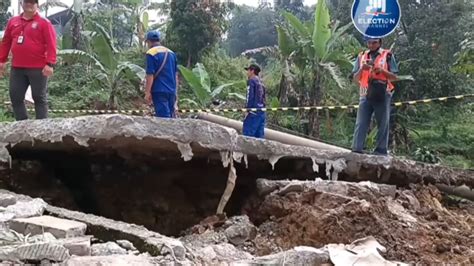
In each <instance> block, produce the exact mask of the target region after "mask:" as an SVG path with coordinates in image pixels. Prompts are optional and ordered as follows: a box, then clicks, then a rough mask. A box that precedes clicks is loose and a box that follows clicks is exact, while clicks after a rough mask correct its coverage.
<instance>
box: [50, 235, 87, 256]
mask: <svg viewBox="0 0 474 266" xmlns="http://www.w3.org/2000/svg"><path fill="white" fill-rule="evenodd" d="M91 238H92V236H82V237H74V238H64V239H59V240H57V241H56V243H57V244H59V245H62V246H64V247H65V248H66V249H67V250H69V254H71V256H72V255H75V256H90V255H91V254H92V249H91Z"/></svg>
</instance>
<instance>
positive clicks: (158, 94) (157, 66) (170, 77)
mask: <svg viewBox="0 0 474 266" xmlns="http://www.w3.org/2000/svg"><path fill="white" fill-rule="evenodd" d="M160 37H161V34H160V32H159V31H150V32H148V33H147V35H146V43H147V45H148V48H149V50H148V51H147V53H146V80H145V100H146V102H147V104H151V103H152V101H153V105H154V107H155V113H156V116H157V117H165V118H171V117H175V112H176V111H177V109H178V105H177V102H178V89H177V85H178V84H177V80H178V78H177V74H178V66H177V60H176V54H175V53H174V52H173V51H171V50H170V49H168V48H166V47H164V46H162V45H161V44H160Z"/></svg>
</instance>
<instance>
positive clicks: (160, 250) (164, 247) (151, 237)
mask: <svg viewBox="0 0 474 266" xmlns="http://www.w3.org/2000/svg"><path fill="white" fill-rule="evenodd" d="M1 193H4V194H9V195H12V196H13V197H15V198H16V199H17V200H20V199H21V200H29V199H31V198H30V197H29V196H26V195H21V194H17V193H13V192H10V191H6V190H1V189H0V194H1ZM46 212H47V213H48V214H49V215H53V216H55V217H58V218H63V219H68V220H73V221H78V222H82V223H85V224H86V225H87V232H88V233H89V234H91V235H94V236H95V237H97V238H99V239H101V240H103V241H114V240H116V239H126V240H128V241H130V242H132V243H133V245H134V246H135V247H136V248H137V249H139V250H140V251H141V252H148V253H149V254H150V255H152V256H164V255H168V254H170V255H171V254H173V255H174V256H175V257H176V258H178V259H182V258H184V256H185V254H186V250H185V247H184V245H183V243H181V241H179V240H177V239H174V238H170V237H166V236H163V235H161V234H158V233H156V232H152V231H149V230H148V229H146V228H145V227H143V226H139V225H135V224H128V223H125V222H120V221H115V220H112V219H107V218H104V217H99V216H96V215H92V214H85V213H81V212H77V211H71V210H67V209H64V208H59V207H54V206H51V205H47V206H46Z"/></svg>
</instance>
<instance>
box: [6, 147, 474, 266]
mask: <svg viewBox="0 0 474 266" xmlns="http://www.w3.org/2000/svg"><path fill="white" fill-rule="evenodd" d="M12 154H13V159H14V160H13V163H12V169H6V170H2V172H1V173H0V187H1V188H6V189H8V190H12V191H15V192H18V193H23V194H27V195H30V196H33V197H41V198H43V199H44V200H45V201H47V202H48V203H51V204H53V205H56V206H61V207H65V208H68V209H74V210H80V211H83V212H87V213H93V214H97V215H100V216H105V217H108V218H112V219H116V220H122V221H125V222H129V223H135V224H140V225H144V226H145V227H147V228H148V229H151V230H154V231H157V232H159V233H161V234H164V235H168V236H177V235H181V234H182V232H183V231H184V230H185V229H187V228H190V227H193V225H196V224H198V223H199V221H202V220H203V219H204V218H205V217H208V216H210V215H212V214H213V213H215V208H216V207H217V204H218V202H219V199H220V196H221V195H222V192H223V191H224V188H225V184H226V179H227V174H228V169H225V168H223V167H222V162H221V161H220V160H219V159H220V158H219V159H213V160H209V159H193V160H192V161H190V162H183V161H182V160H181V159H178V158H172V159H170V158H169V157H167V156H165V155H166V154H153V153H152V154H151V155H149V156H143V157H138V156H130V157H131V158H128V159H125V158H123V157H121V156H119V155H118V154H117V153H114V152H111V151H107V150H106V149H105V147H104V150H101V151H94V153H92V154H90V153H88V152H84V153H80V152H78V153H67V152H54V151H48V152H44V151H42V152H38V153H37V154H34V153H24V152H21V151H16V152H15V151H13V152H12ZM307 165H308V164H305V163H304V162H297V163H287V162H286V161H285V160H284V159H282V161H281V163H279V164H278V165H277V168H276V169H275V170H274V171H273V170H272V169H271V166H270V164H266V165H263V164H258V165H255V164H254V165H252V164H251V165H249V168H248V169H247V168H245V167H244V166H243V165H237V167H238V169H237V172H238V179H237V184H236V189H235V191H234V194H233V196H232V198H231V201H230V202H229V204H228V206H227V209H226V211H227V214H228V216H232V215H239V214H246V215H248V216H249V217H250V220H251V221H252V222H253V223H254V224H255V225H256V226H257V234H256V237H255V238H252V239H251V240H250V241H246V242H245V243H243V244H241V245H240V246H238V248H239V249H241V250H242V251H246V252H250V253H252V254H253V255H257V256H262V255H267V254H272V253H277V252H279V251H281V250H288V249H291V248H293V247H295V246H301V245H305V246H312V247H316V248H320V247H323V246H324V245H326V244H331V243H343V244H348V243H351V242H353V241H355V240H357V239H360V238H364V237H367V236H374V237H375V238H376V239H377V240H378V241H379V242H380V243H381V244H382V245H383V246H385V247H386V248H387V252H386V253H385V254H383V256H384V257H385V258H386V259H389V260H397V261H403V262H407V263H418V262H421V263H441V262H443V263H464V264H473V263H474V232H473V227H474V204H473V203H472V202H467V201H459V200H456V199H452V198H446V197H443V195H441V193H440V192H439V191H438V189H437V188H436V187H434V186H425V185H421V184H420V185H416V186H415V185H414V186H412V187H411V188H404V189H399V190H397V191H396V193H395V195H394V196H393V195H383V194H381V193H372V192H371V191H370V190H363V189H357V188H351V189H350V190H348V192H347V194H338V193H336V192H331V193H329V192H321V191H318V190H317V189H315V188H305V189H304V190H302V191H297V192H295V191H293V192H284V193H283V192H281V191H280V192H281V193H280V192H279V193H276V192H274V193H270V194H268V195H266V196H265V197H258V196H257V192H256V187H255V180H256V179H257V178H262V177H264V178H268V179H274V180H278V179H287V178H289V177H291V178H297V179H298V178H299V179H305V178H308V179H313V178H314V176H310V175H309V174H308V173H311V169H307V167H306V166H307ZM320 172H322V173H324V172H325V171H324V168H322V171H320ZM242 206H243V207H242ZM222 220H223V218H222V217H218V218H217V220H213V219H211V220H206V221H204V223H203V224H204V225H199V226H194V227H193V228H192V230H187V231H186V232H185V234H186V235H187V236H190V235H200V234H203V233H204V232H208V231H209V230H211V231H212V230H215V231H216V232H219V230H221V231H222V230H224V229H219V227H220V226H222V225H223V224H224V221H222ZM209 224H210V225H209ZM216 239H217V240H219V241H221V240H222V239H225V238H222V237H217V238H216ZM224 241H225V240H224Z"/></svg>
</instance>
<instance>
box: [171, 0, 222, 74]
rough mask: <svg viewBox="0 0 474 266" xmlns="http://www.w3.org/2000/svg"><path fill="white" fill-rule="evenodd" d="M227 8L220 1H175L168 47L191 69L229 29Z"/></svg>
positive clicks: (173, 2) (172, 4)
mask: <svg viewBox="0 0 474 266" xmlns="http://www.w3.org/2000/svg"><path fill="white" fill-rule="evenodd" d="M226 14H227V8H226V6H225V5H224V4H221V3H220V2H219V1H201V0H172V1H171V9H170V17H171V22H170V24H169V26H168V28H167V30H166V44H167V46H169V47H170V48H171V49H172V50H174V51H176V52H177V53H178V56H180V57H183V58H186V65H187V66H188V67H190V66H191V65H192V64H193V63H195V62H197V61H199V59H200V57H201V55H202V53H203V52H204V51H205V50H206V48H208V47H212V46H213V45H214V44H215V43H217V42H218V41H219V40H220V38H221V36H222V34H223V33H224V32H225V30H226V28H227V22H226V20H225V15H226Z"/></svg>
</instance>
